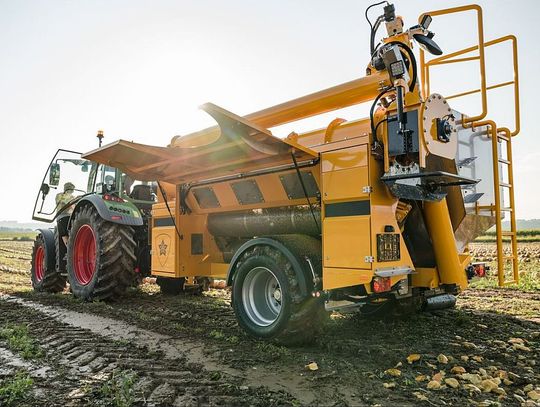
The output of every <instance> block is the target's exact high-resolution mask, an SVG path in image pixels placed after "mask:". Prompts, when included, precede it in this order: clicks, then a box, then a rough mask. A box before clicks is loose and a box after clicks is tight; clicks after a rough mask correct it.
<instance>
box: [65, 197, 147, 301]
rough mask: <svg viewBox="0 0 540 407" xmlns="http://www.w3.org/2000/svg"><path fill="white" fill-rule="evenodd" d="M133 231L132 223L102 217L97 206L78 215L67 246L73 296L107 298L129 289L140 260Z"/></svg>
mask: <svg viewBox="0 0 540 407" xmlns="http://www.w3.org/2000/svg"><path fill="white" fill-rule="evenodd" d="M132 233H133V230H132V228H130V227H129V226H124V225H119V224H116V223H111V222H107V221H105V220H104V219H102V218H101V217H100V216H99V214H98V213H97V211H96V210H95V208H94V207H93V206H86V207H84V208H82V209H81V211H80V212H78V213H77V214H75V218H74V221H73V224H72V227H71V232H70V234H69V242H68V249H67V259H68V261H67V271H68V279H69V284H70V285H71V290H72V292H73V295H75V296H76V297H78V298H82V299H84V300H94V299H97V300H104V299H109V298H111V297H113V296H115V295H120V294H122V293H123V292H124V291H125V289H126V287H127V285H128V282H127V281H128V279H127V278H126V275H128V273H133V270H134V265H135V261H136V257H135V248H136V245H135V242H134V240H133V237H132Z"/></svg>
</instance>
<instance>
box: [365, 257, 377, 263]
mask: <svg viewBox="0 0 540 407" xmlns="http://www.w3.org/2000/svg"><path fill="white" fill-rule="evenodd" d="M374 262H375V257H373V256H366V257H364V263H374Z"/></svg>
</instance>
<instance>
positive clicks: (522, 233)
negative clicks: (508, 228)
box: [484, 229, 540, 237]
mask: <svg viewBox="0 0 540 407" xmlns="http://www.w3.org/2000/svg"><path fill="white" fill-rule="evenodd" d="M484 236H497V232H496V231H495V230H490V231H487V232H486V233H484ZM516 236H518V237H520V236H540V229H527V230H518V231H517V233H516Z"/></svg>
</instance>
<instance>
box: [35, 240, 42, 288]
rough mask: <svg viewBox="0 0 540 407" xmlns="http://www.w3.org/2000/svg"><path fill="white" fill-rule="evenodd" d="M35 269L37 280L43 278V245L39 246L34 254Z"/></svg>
mask: <svg viewBox="0 0 540 407" xmlns="http://www.w3.org/2000/svg"><path fill="white" fill-rule="evenodd" d="M34 270H35V274H36V280H37V281H41V280H43V275H44V274H45V250H43V246H39V247H38V248H37V249H36V254H35V256H34Z"/></svg>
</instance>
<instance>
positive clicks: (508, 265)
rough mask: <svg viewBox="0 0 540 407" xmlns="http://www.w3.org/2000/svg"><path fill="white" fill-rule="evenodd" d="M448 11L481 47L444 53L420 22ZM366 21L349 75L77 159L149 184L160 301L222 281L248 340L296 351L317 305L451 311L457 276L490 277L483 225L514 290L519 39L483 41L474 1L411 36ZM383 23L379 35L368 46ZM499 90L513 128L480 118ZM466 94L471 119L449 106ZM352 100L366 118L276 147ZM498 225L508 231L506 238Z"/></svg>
mask: <svg viewBox="0 0 540 407" xmlns="http://www.w3.org/2000/svg"><path fill="white" fill-rule="evenodd" d="M381 8H382V7H381ZM457 13H464V14H465V15H466V16H468V17H470V16H474V17H475V20H474V21H475V22H476V24H477V44H476V45H474V46H471V47H468V48H465V49H462V50H458V51H455V52H452V53H447V54H443V52H442V50H441V49H440V48H439V46H438V45H437V43H436V42H435V41H434V40H433V37H434V34H433V33H432V32H431V31H429V25H430V23H431V21H432V19H436V18H438V17H440V16H443V15H447V17H445V18H452V16H454V15H455V14H457ZM366 16H367V11H366ZM368 21H369V20H368ZM370 25H371V27H372V34H371V42H370V52H371V56H370V59H369V63H368V65H367V68H366V75H365V76H364V77H362V78H360V79H356V80H353V81H351V82H347V83H343V84H341V85H338V86H335V87H332V88H329V89H325V90H322V91H319V92H316V93H313V94H310V95H307V96H304V97H301V98H298V99H295V100H292V101H288V102H285V103H282V104H279V105H277V106H273V107H270V108H267V109H264V110H261V111H258V112H255V113H252V114H249V115H247V116H243V117H242V116H238V115H235V114H233V113H231V112H229V111H227V110H225V109H223V108H221V107H218V106H216V105H213V104H210V103H208V104H205V105H203V106H202V109H203V110H204V111H206V112H207V113H208V114H210V115H211V116H212V117H213V118H214V119H215V121H216V122H217V126H215V127H212V128H208V129H205V130H202V131H199V132H196V133H193V134H189V135H186V136H183V137H174V138H173V139H172V140H171V143H170V145H168V146H166V147H157V146H149V145H143V144H138V143H133V142H127V141H123V140H118V141H116V142H113V143H111V144H108V145H106V146H104V147H100V148H99V149H96V150H94V151H91V152H89V153H87V154H85V155H84V156H83V157H84V158H86V159H89V160H92V161H95V162H99V163H102V164H105V165H108V166H111V167H115V168H119V169H121V170H122V171H123V172H125V173H126V174H128V175H129V176H130V177H132V178H133V179H137V180H146V181H151V180H153V181H158V185H159V191H158V201H157V202H156V203H155V204H154V205H153V208H152V217H151V220H150V223H149V224H150V226H151V227H150V237H149V243H150V245H151V273H152V275H154V276H157V277H158V283H159V284H160V286H161V288H162V290H163V291H164V292H167V293H176V292H179V291H181V290H182V289H183V288H184V287H185V286H186V285H189V284H203V283H204V282H205V281H206V282H207V281H209V280H212V279H214V280H216V279H217V280H225V281H226V283H227V285H228V286H232V306H233V308H234V311H235V313H236V316H237V319H238V322H239V324H240V325H241V326H242V328H244V329H245V330H246V331H247V332H248V333H249V334H251V335H253V336H255V337H259V338H266V339H277V340H282V341H285V342H287V341H289V342H291V341H296V340H301V339H304V338H306V337H309V336H311V335H313V332H314V331H315V330H316V329H317V322H318V320H319V316H320V315H321V313H322V312H323V311H324V310H325V308H326V310H327V311H328V310H337V309H340V310H345V309H350V308H359V309H360V310H361V311H363V312H366V313H374V312H381V311H382V312H384V313H390V312H392V313H395V312H401V311H405V310H409V311H410V310H411V309H418V308H420V307H424V308H426V307H427V308H443V307H449V306H452V305H454V303H455V295H456V294H458V293H459V292H460V291H462V290H464V289H466V288H467V284H468V280H469V279H470V278H472V277H473V276H475V275H481V274H483V273H484V272H485V265H484V264H478V263H472V262H471V256H470V253H469V251H468V243H469V242H471V241H472V240H473V239H474V238H475V237H477V236H479V235H480V234H482V233H483V232H485V231H486V230H487V229H489V228H491V227H492V226H494V225H495V226H496V229H497V242H498V273H499V282H500V284H501V285H503V284H506V283H511V282H515V281H517V278H518V274H517V257H516V254H517V253H516V236H515V214H514V196H513V188H512V187H513V184H512V182H513V180H512V157H511V141H512V137H513V136H515V135H516V134H517V133H518V132H519V104H518V100H519V95H518V71H517V48H516V47H517V44H516V38H515V37H514V36H511V35H509V36H506V37H502V38H498V39H495V40H492V41H486V40H485V39H484V34H483V22H482V10H481V8H480V7H479V6H477V5H470V6H463V7H457V8H452V9H446V10H438V11H432V12H427V13H424V14H422V15H421V16H420V18H419V20H418V24H416V25H414V26H413V27H411V28H409V29H406V28H404V22H403V19H402V18H401V17H399V16H397V15H396V14H395V11H394V6H393V5H392V4H389V3H386V5H385V6H384V10H383V14H381V15H380V16H379V17H378V18H377V19H376V21H375V22H374V23H373V24H372V23H371V22H370ZM380 26H385V27H386V33H387V34H386V36H385V38H383V39H382V40H381V42H380V43H379V44H378V45H376V44H375V41H374V38H375V35H376V32H377V30H378V28H380ZM504 42H508V43H509V44H510V45H511V47H512V55H511V56H512V61H513V64H514V65H513V66H514V72H513V78H512V79H511V80H510V81H508V82H504V83H501V84H488V79H489V78H488V75H487V70H488V69H487V68H488V66H487V64H486V59H485V50H486V48H488V47H491V46H496V45H498V44H501V43H504ZM416 45H419V46H420V47H419V53H417V55H415V52H414V51H413V47H414V46H416ZM470 61H474V62H475V63H476V64H477V66H478V72H479V75H478V78H479V87H478V89H474V90H471V91H467V92H462V93H459V94H454V95H447V96H443V95H440V94H437V93H431V90H430V72H432V71H433V70H434V69H437V68H439V67H440V66H441V65H445V67H446V68H447V69H452V68H453V67H454V66H456V65H458V64H460V63H462V62H470ZM473 74H474V75H477V74H476V71H475V72H474V73H473ZM451 80H453V81H457V79H456V78H455V77H452V78H451ZM502 86H508V87H510V88H511V89H513V91H514V96H515V103H513V104H512V105H513V106H514V107H515V128H514V129H513V130H511V129H509V128H508V127H500V126H499V125H498V124H496V123H495V122H494V121H492V120H489V119H488V117H489V116H488V103H487V93H488V91H489V90H491V89H495V88H499V87H502ZM473 94H476V95H478V96H479V99H480V101H481V106H480V110H481V111H480V112H479V113H478V114H477V115H475V116H468V115H466V114H465V113H462V112H459V111H457V110H455V109H453V108H452V102H453V100H454V99H457V98H463V97H467V96H468V95H473ZM361 103H370V104H371V109H370V115H369V117H367V118H363V119H359V120H355V121H346V120H343V119H340V118H336V119H334V120H332V121H331V122H330V123H329V124H328V126H326V127H325V128H320V129H316V130H313V131H309V132H305V133H294V132H293V133H291V134H290V135H289V136H288V137H286V138H284V139H281V138H278V137H275V136H273V135H272V133H271V132H270V131H269V130H268V129H269V128H272V127H275V126H278V125H283V124H285V123H291V122H294V121H297V120H300V119H304V118H307V117H312V116H315V115H319V114H322V113H327V112H331V111H334V110H338V109H341V108H345V107H349V106H353V105H357V104H361ZM505 214H506V215H507V216H506V219H509V220H510V223H511V230H510V231H509V232H508V231H504V232H503V231H502V228H501V222H502V219H503V218H504V217H505ZM504 236H508V238H509V239H510V245H509V246H510V248H509V249H510V250H509V251H508V250H506V251H504V250H503V237H504ZM508 238H505V241H506V240H508ZM505 279H506V280H505ZM508 279H510V280H512V281H507V280H508Z"/></svg>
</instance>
